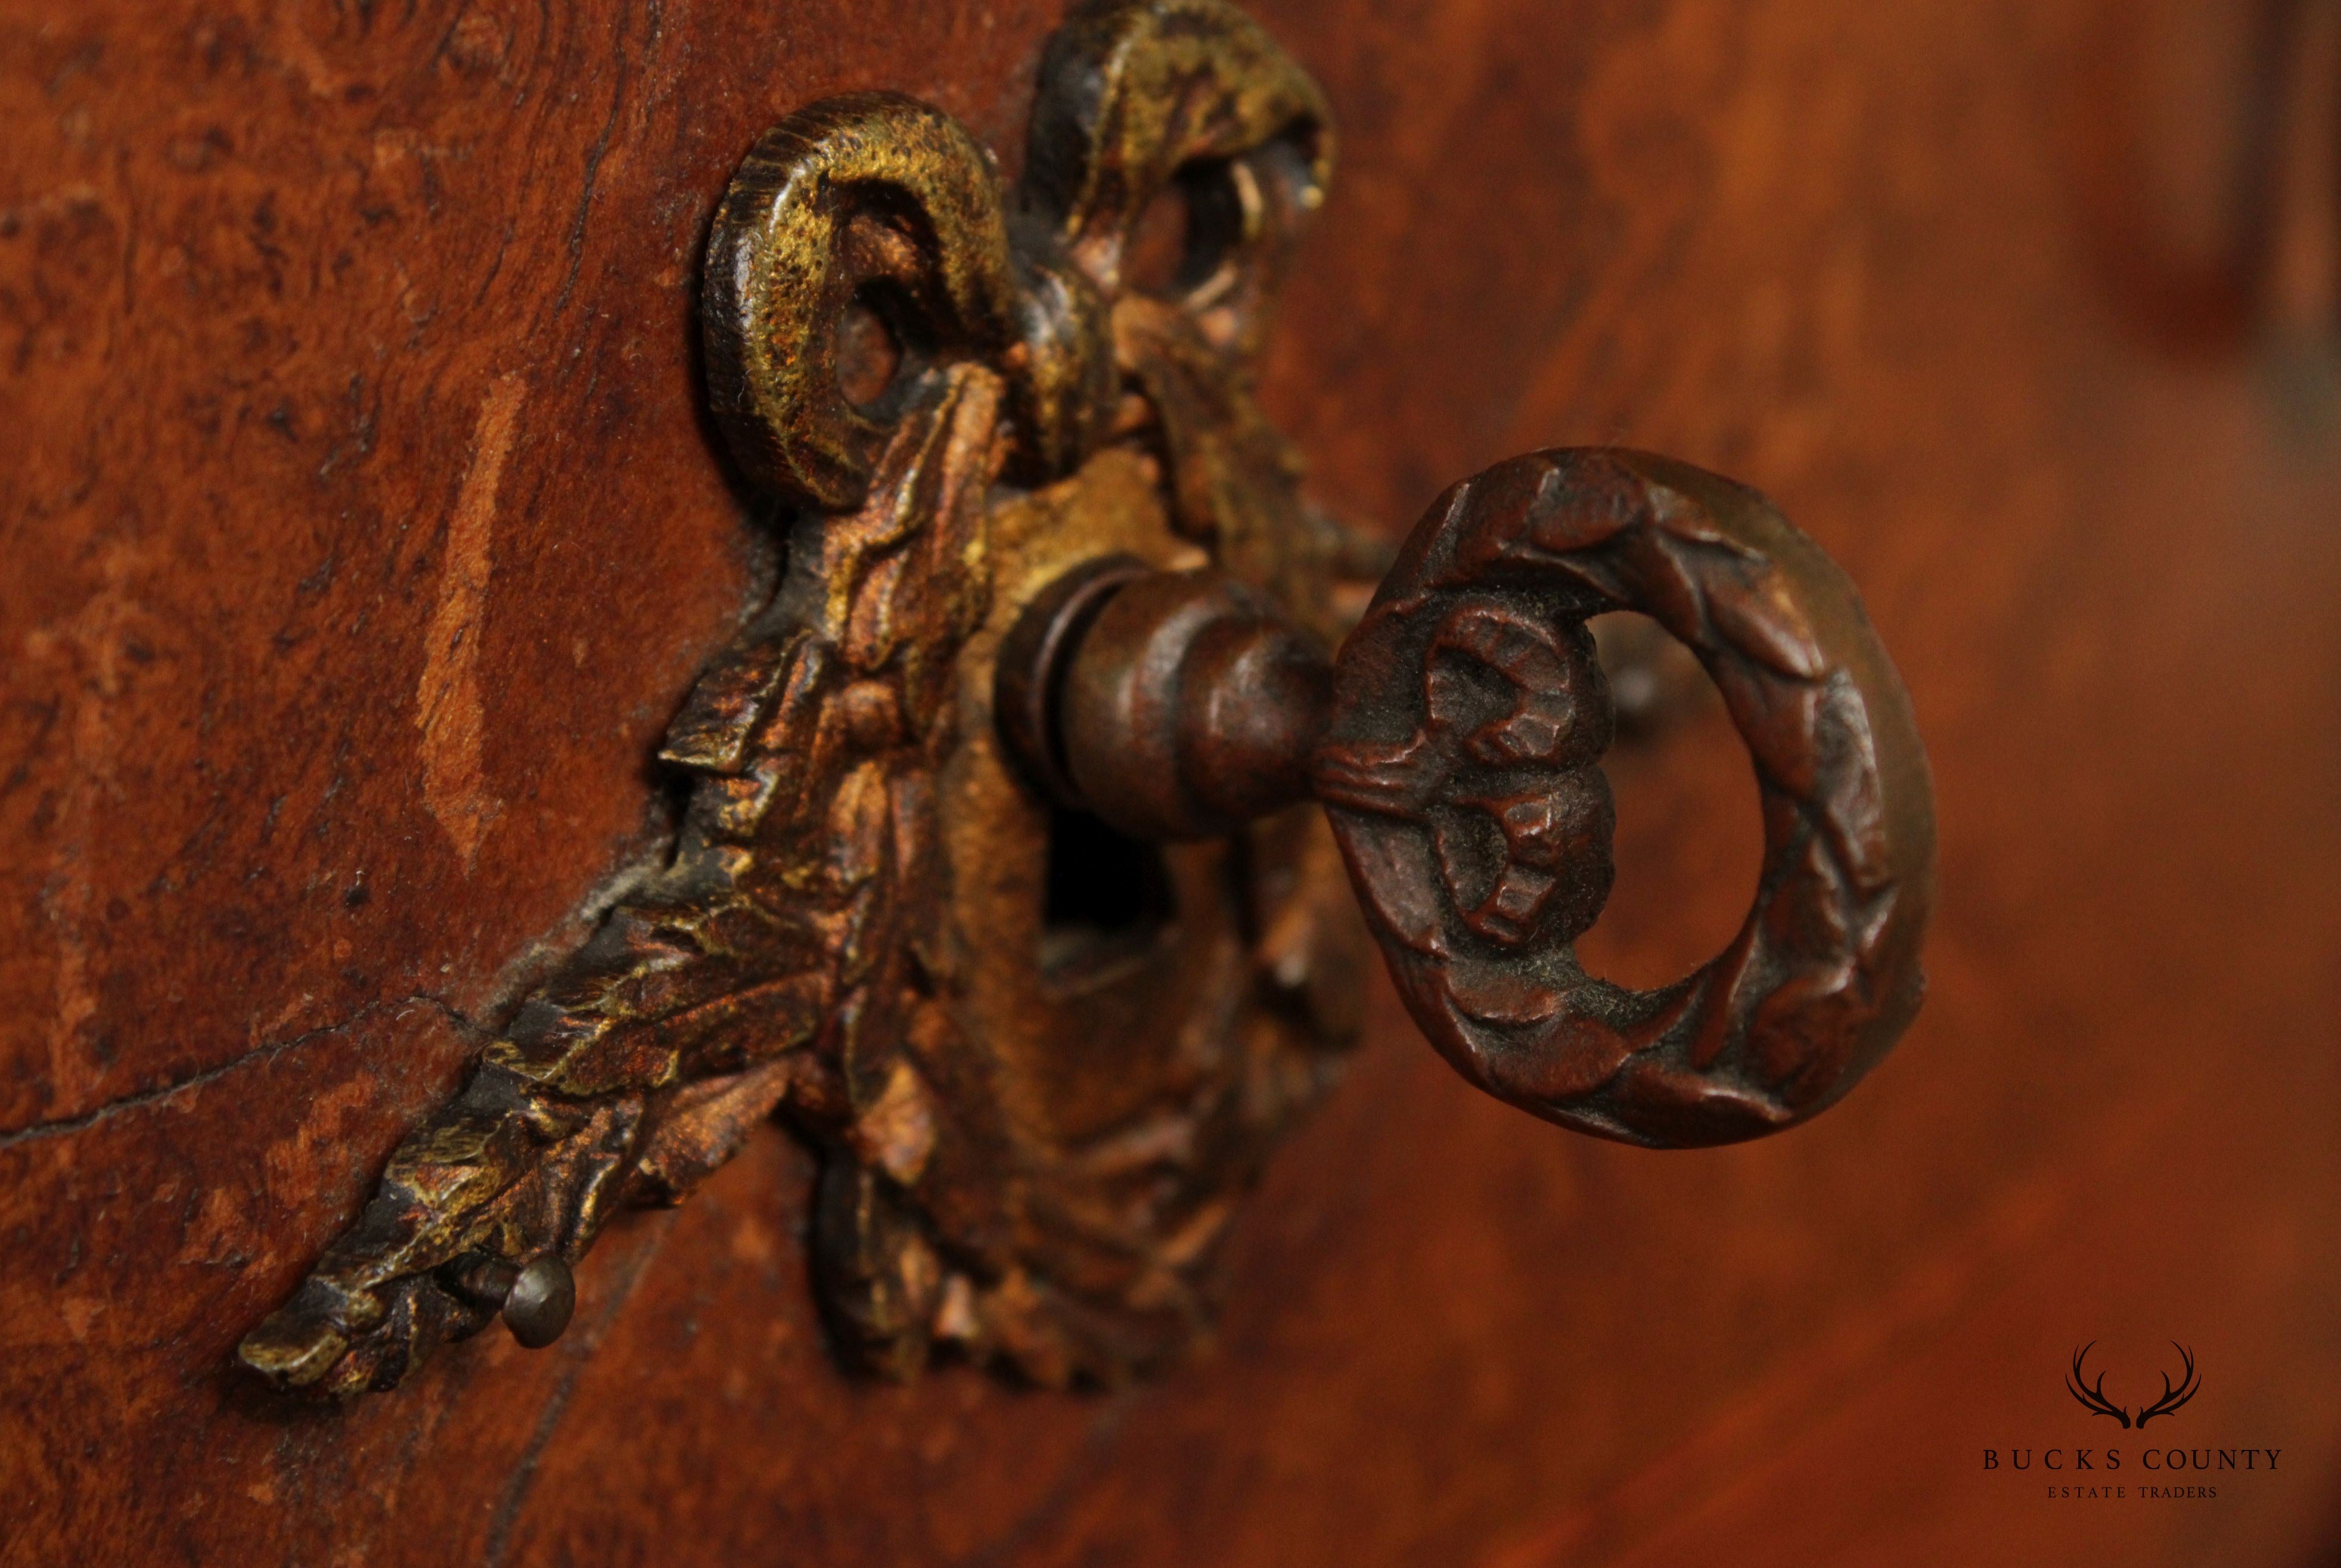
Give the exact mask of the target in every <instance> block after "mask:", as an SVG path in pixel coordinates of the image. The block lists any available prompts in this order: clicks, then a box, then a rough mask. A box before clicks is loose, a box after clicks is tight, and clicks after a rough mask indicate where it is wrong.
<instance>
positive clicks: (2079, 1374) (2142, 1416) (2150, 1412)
mask: <svg viewBox="0 0 2341 1568" xmlns="http://www.w3.org/2000/svg"><path fill="white" fill-rule="evenodd" d="M2096 1347H2097V1341H2096V1340H2091V1341H2090V1342H2089V1343H2087V1344H2085V1345H2083V1346H2082V1347H2081V1348H2080V1349H2078V1350H2077V1351H2075V1352H2074V1353H2073V1368H2072V1370H2071V1371H2070V1372H2068V1373H2066V1374H2065V1391H2066V1392H2067V1393H2070V1394H2071V1395H2072V1396H2073V1397H2074V1398H2075V1399H2077V1400H2079V1401H2080V1402H2081V1403H2082V1405H2083V1407H2084V1408H2086V1409H2087V1410H2090V1411H2092V1412H2094V1413H2097V1414H2098V1415H2107V1416H2111V1417H2112V1418H2113V1419H2114V1420H2116V1421H2118V1422H2120V1423H2122V1430H2124V1431H2125V1432H2127V1430H2129V1429H2130V1428H2131V1427H2133V1426H2136V1427H2138V1428H2140V1429H2141V1430H2142V1429H2144V1427H2145V1425H2146V1423H2147V1422H2149V1421H2152V1420H2153V1419H2154V1418H2155V1417H2156V1416H2157V1415H2168V1414H2169V1413H2171V1412H2172V1411H2175V1410H2177V1408H2178V1407H2179V1406H2180V1405H2182V1404H2185V1403H2187V1401H2188V1400H2190V1399H2192V1398H2194V1397H2195V1395H2196V1394H2197V1393H2198V1392H2199V1391H2200V1390H2201V1389H2202V1386H2203V1383H2202V1380H2201V1379H2200V1378H2198V1377H2197V1376H2196V1375H2195V1353H2194V1352H2193V1351H2191V1350H2188V1349H2187V1347H2186V1346H2185V1345H2183V1344H2180V1343H2178V1342H2177V1340H2175V1339H2174V1340H2172V1341H2171V1342H2170V1348H2171V1349H2173V1350H2175V1351H2177V1353H2178V1360H2179V1363H2180V1364H2181V1365H2182V1366H2184V1367H2185V1368H2186V1370H2185V1371H2184V1372H2183V1373H2180V1375H2179V1379H2178V1386H2177V1387H2176V1388H2173V1387H2172V1386H2171V1384H2170V1374H2169V1373H2163V1374H2162V1397H2161V1398H2160V1399H2157V1400H2156V1401H2155V1402H2154V1403H2152V1404H2149V1405H2147V1406H2146V1407H2145V1408H2144V1409H2142V1410H2140V1411H2139V1412H2138V1413H2137V1417H2136V1418H2135V1419H2133V1418H2132V1417H2131V1415H2130V1413H2129V1412H2128V1411H2127V1409H2125V1408H2124V1407H2123V1406H2121V1405H2118V1404H2116V1403H2114V1402H2113V1401H2111V1400H2109V1399H2107V1397H2106V1374H2105V1373H2102V1372H2101V1373H2097V1382H2095V1383H2089V1382H2087V1381H2086V1379H2087V1373H2085V1372H2084V1371H2083V1370H2082V1368H2083V1363H2085V1362H2087V1359H2088V1355H2089V1352H2090V1351H2091V1350H2093V1349H2095V1348H2096Z"/></svg>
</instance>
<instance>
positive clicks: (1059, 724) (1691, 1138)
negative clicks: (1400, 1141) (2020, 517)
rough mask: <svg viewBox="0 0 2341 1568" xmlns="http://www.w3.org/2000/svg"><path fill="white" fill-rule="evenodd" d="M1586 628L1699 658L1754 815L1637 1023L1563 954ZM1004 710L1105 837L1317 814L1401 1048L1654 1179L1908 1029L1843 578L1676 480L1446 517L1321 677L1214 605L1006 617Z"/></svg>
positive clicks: (1196, 588) (1542, 486) (1578, 871)
mask: <svg viewBox="0 0 2341 1568" xmlns="http://www.w3.org/2000/svg"><path fill="white" fill-rule="evenodd" d="M1614 609H1626V610H1638V611H1641V612H1643V613H1645V614H1649V615H1650V616H1652V617H1653V618H1654V619H1656V620H1657V621H1658V622H1659V624H1662V625H1663V626H1665V627H1666V629H1667V630H1668V631H1669V632H1670V633H1672V634H1674V635H1675V636H1677V637H1679V638H1680V639H1681V640H1682V641H1683V642H1684V643H1685V644H1688V645H1689V647H1690V648H1691V649H1692V651H1693V652H1695V653H1696V654H1698V657H1699V659H1700V661H1701V663H1703V664H1705V665H1706V667H1707V670H1708V674H1710V675H1711V676H1712V677H1713V679H1714V681H1715V683H1716V684H1717V686H1718V688H1719V689H1720V690H1721V692H1722V694H1723V697H1724V702H1725V704H1726V705H1727V707H1728V709H1729V711H1730V714H1731V716H1732V719H1733V722H1734V723H1735V724H1737V725H1738V730H1739V734H1740V735H1741V737H1742V738H1743V739H1744V740H1745V741H1746V743H1747V744H1748V750H1749V752H1750V753H1751V754H1753V756H1754V759H1755V763H1756V774H1757V778H1758V784H1759V787H1760V788H1761V790H1762V794H1763V805H1764V836H1765V849H1764V870H1763V877H1762V881H1761V884H1760V885H1759V887H1758V891H1757V894H1756V902H1755V906H1754V908H1752V909H1751V910H1750V911H1749V912H1748V918H1747V921H1746V922H1745V924H1742V925H1741V927H1740V930H1739V934H1738V936H1737V937H1735V938H1734V939H1733V941H1732V943H1731V944H1730V945H1729V946H1728V948H1726V949H1725V950H1724V951H1723V953H1722V954H1719V955H1718V956H1717V957H1716V958H1715V959H1714V960H1712V961H1711V962H1709V963H1708V964H1706V965H1705V966H1703V967H1702V968H1700V969H1699V970H1698V972H1697V973H1696V974H1692V975H1691V976H1689V978H1688V979H1685V980H1682V981H1680V982H1679V983H1677V984H1673V985H1669V986H1667V987H1665V988H1663V989H1661V990H1657V991H1629V990H1626V989H1624V988H1622V987H1619V986H1617V985H1613V984H1609V983H1608V982H1606V981H1602V980H1598V979H1595V978H1593V977H1591V976H1589V975H1588V974H1586V973H1585V971H1584V970H1583V969H1582V968H1581V967H1580V966H1579V964H1578V962H1577V957H1576V954H1575V953H1574V951H1573V950H1572V947H1571V944H1573V943H1574V942H1575V941H1576V939H1577V938H1578V937H1579V935H1581V934H1583V933H1584V932H1585V931H1586V929H1587V928H1588V927H1589V926H1590V925H1591V924H1593V921H1594V918H1595V916H1597V915H1598V914H1599V913H1600V910H1601V905H1602V903H1603V901H1604V900H1605V899H1606V898H1607V897H1608V895H1609V887H1610V882H1611V876H1612V871H1611V865H1610V859H1609V840H1610V834H1611V829H1612V826H1613V823H1614V816H1613V813H1612V810H1611V805H1610V797H1609V784H1608V782H1607V780H1605V779H1604V778H1603V776H1602V774H1601V773H1600V771H1599V767H1598V765H1597V764H1598V763H1599V759H1600V756H1601V754H1602V753H1603V751H1604V750H1606V749H1607V747H1608V746H1609V739H1610V732H1611V714H1610V707H1609V691H1608V687H1607V684H1606V683H1605V682H1604V680H1603V678H1602V674H1601V668H1600V666H1599V664H1597V663H1596V662H1595V660H1594V657H1593V642H1592V638H1591V636H1590V634H1589V633H1588V631H1587V630H1586V626H1585V620H1586V617H1587V616H1589V615H1592V614H1599V613H1600V612H1602V611H1605V610H1614ZM1001 674H1002V683H1003V700H1002V701H1001V704H1000V709H1001V714H1002V720H1003V723H1004V724H1006V726H1007V727H1008V729H1009V732H1010V735H1011V741H1012V742H1013V744H1015V746H1016V748H1017V749H1018V750H1019V752H1020V753H1021V754H1022V755H1024V756H1025V757H1026V758H1027V759H1028V764H1029V766H1030V767H1031V772H1032V774H1033V775H1034V776H1035V777H1036V778H1037V779H1039V780H1041V782H1042V783H1043V784H1045V785H1046V786H1047V787H1049V788H1050V789H1051V790H1052V791H1054V792H1055V793H1056V794H1058V795H1059V796H1060V798H1061V799H1062V800H1064V801H1065V802H1066V803H1067V804H1078V805H1081V806H1083V807H1086V808H1087V809H1089V810H1091V811H1094V812H1096V813H1097V814H1099V815H1100V816H1101V817H1103V818H1104V819H1105V820H1106V821H1107V822H1108V823H1110V824H1113V825H1114V826H1115V827H1117V828H1120V829H1121V830H1122V831H1124V832H1126V833H1131V834H1140V835H1143V836H1150V837H1155V838H1168V839H1178V838H1191V837H1203V836H1207V835H1211V834H1223V833H1226V832H1228V831H1230V829H1231V828H1232V827H1234V826H1235V825H1236V824H1239V823H1241V822H1244V821H1247V820H1250V819H1251V818H1254V817H1256V816H1260V815H1262V814H1267V813H1270V812H1273V811H1275V810H1278V809H1280V808H1281V807H1283V806H1286V805H1290V804H1292V803H1293V802H1295V801H1297V800H1300V799H1302V798H1304V797H1307V796H1311V795H1313V796H1314V797H1315V798H1316V799H1317V800H1319V801H1320V802H1321V803H1323V804H1324V806H1325V808H1326V811H1327V813H1328V814H1329V815H1330V818H1331V820H1332V824H1333V830H1334V833H1335V834H1336V835H1337V836H1338V838H1339V839H1340V845H1341V851H1342V854H1343V855H1344V856H1345V857H1346V859H1347V861H1348V863H1349V868H1350V878H1351V880H1352V882H1353V883H1354V884H1355V886H1356V888H1357V893H1358V897H1359V899H1360V902H1361V903H1362V904H1364V906H1365V908H1366V911H1367V914H1368V915H1369V918H1370V924H1371V926H1372V928H1373V931H1374V934H1375V935H1376V936H1377V937H1379V938H1380V943H1381V947H1382V953H1383V954H1384V956H1385V957H1386V958H1387V959H1388V961H1389V964H1390V973H1391V974H1392V975H1393V976H1394V977H1395V978H1396V980H1397V982H1398V985H1399V989H1400V993H1401V994H1403V995H1404V997H1405V999H1406V1004H1407V1007H1408V1009H1409V1010H1410V1012H1411V1013H1412V1014H1413V1015H1414V1018H1415V1021H1416V1022H1417V1023H1418V1024H1420V1025H1421V1027H1422V1030H1423V1033H1424V1034H1427V1035H1429V1036H1430V1042H1431V1044H1434V1045H1435V1046H1437V1047H1438V1048H1439V1053H1440V1054H1442V1055H1444V1056H1445V1057H1446V1058H1447V1059H1448V1060H1449V1062H1451V1063H1453V1064H1455V1066H1456V1068H1457V1069H1458V1070H1459V1071H1460V1072H1461V1073H1462V1074H1463V1075H1464V1076H1465V1077H1467V1078H1469V1080H1470V1081H1471V1082H1472V1083H1474V1084H1478V1085H1479V1087H1480V1088H1482V1089H1485V1090H1486V1091H1487V1092H1488V1093H1489V1094H1493V1095H1495V1096H1497V1097H1498V1098H1499V1099H1501V1100H1504V1101H1507V1102H1509V1103H1510V1104H1515V1105H1518V1106H1520V1107H1521V1108H1522V1109H1524V1110H1528V1111H1530V1112H1533V1113H1534V1114H1537V1115H1539V1116H1542V1117H1545V1118H1547V1119H1548V1120H1550V1121H1554V1122H1558V1123H1560V1124H1563V1125H1564V1126H1569V1127H1574V1128H1576V1129H1578V1130H1579V1131H1581V1132H1587V1133H1594V1134H1600V1135H1602V1136H1605V1137H1610V1138H1618V1139H1622V1140H1625V1141H1627V1142H1630V1143H1636V1144H1651V1145H1657V1146H1663V1147H1676V1146H1684V1145H1691V1144H1720V1143H1729V1142H1733V1141H1735V1140H1738V1139H1743V1138H1751V1137H1756V1136H1759V1135H1761V1134H1766V1133H1770V1132H1776V1131H1778V1130H1779V1129H1780V1128H1782V1127H1786V1126H1789V1125H1791V1124H1795V1123H1797V1122H1799V1121H1802V1120H1804V1119H1805V1118H1807V1117H1808V1116H1811V1115H1813V1114H1815V1113H1817V1112H1818V1111H1820V1110H1822V1109H1823V1108H1825V1107H1826V1106H1828V1104H1831V1103H1832V1102H1834V1101H1835V1100H1837V1099H1838V1097H1839V1096H1840V1095H1842V1094H1845V1092H1846V1091H1847V1090H1848V1089H1850V1088H1851V1087H1852V1086H1853V1084H1855V1082H1856V1081H1858V1079H1859V1078H1860V1077H1861V1075H1862V1074H1864V1073H1866V1072H1867V1071H1868V1069H1869V1068H1870V1067H1871V1066H1872V1065H1874V1064H1876V1063H1877V1061H1878V1058H1879V1057H1880V1056H1882V1055H1883V1054H1885V1053H1886V1051H1887V1050H1888V1047H1890V1046H1891V1045H1892V1044H1894V1041H1895V1039H1896V1038H1897V1037H1898V1035H1899V1034H1901V1032H1902V1030H1903V1028H1904V1027H1905V1026H1906V1025H1907V1024H1908V1023H1909V1021H1910V1019H1911V1017H1912V1015H1913V1014H1915V1013H1916V1012H1917V1010H1918V1001H1919V996H1920V994H1921V991H1922V988H1923V981H1922V979H1921V976H1920V974H1919V969H1918V949H1919V943H1920V938H1921V936H1922V934H1923V933H1924V930H1925V926H1926V922H1927V914H1928V904H1929V903H1930V901H1931V895H1932V885H1933V859H1934V808H1933V801H1932V794H1931V790H1930V787H1929V784H1928V776H1927V764H1926V757H1925V754H1924V752H1923V751H1922V750H1921V748H1920V746H1919V743H1918V732H1917V729H1916V728H1915V726H1914V724H1913V723H1912V719H1911V714H1910V704H1909V699H1908V695H1907V694H1905V692H1904V691H1903V687H1902V683H1901V681H1900V679H1899V677H1898V676H1897V674H1895V671H1894V666H1893V665H1892V664H1891V663H1890V662H1889V661H1888V658H1887V656H1886V651H1885V649H1884V648H1883V647H1882V646H1881V645H1880V644H1879V643H1878V636H1877V634H1876V633H1874V632H1873V631H1872V630H1871V629H1870V626H1869V623H1868V619H1867V617H1866V616H1865V615H1864V614H1862V610H1861V604H1860V601H1859V600H1858V598H1857V597H1856V595H1855V594H1854V590H1853V587H1852V585H1851V584H1849V583H1848V582H1847V580H1846V578H1845V575H1844V574H1842V573H1841V572H1839V571H1838V569H1837V567H1836V565H1835V564H1833V563H1832V562H1830V561H1829V559H1828V557H1827V556H1826V555H1824V554H1822V553H1821V551H1820V549H1819V548H1818V546H1817V545H1815V544H1813V543H1812V542H1811V541H1810V540H1809V539H1807V538H1806V537H1805V536H1804V535H1803V534H1799V533H1798V532H1797V531H1796V529H1794V528H1793V527H1791V526H1789V524H1788V522H1787V521H1786V520H1785V519H1783V518H1782V517H1781V516H1780V514H1779V513H1778V512H1777V511H1776V510H1774V509H1773V507H1772V506H1771V505H1770V504H1769V503H1768V502H1766V501H1765V500H1764V499H1763V497H1761V496H1760V495H1758V494H1756V493H1755V492H1753V491H1751V490H1748V489H1746V488H1744V487H1742V486H1740V485H1738V484H1732V483H1731V482H1730V481H1728V480H1725V479H1721V478H1718V477H1717V476H1716V475H1714V474H1708V473H1705V472H1703V471H1701V470H1699V469H1696V468H1693V467H1690V466H1689V465H1688V464H1681V463H1676V462H1672V461H1669V459H1666V458H1662V457H1653V456H1649V455H1647V454H1640V453H1634V452H1623V451H1609V450H1579V451H1556V452H1544V453H1538V454H1532V455H1529V456H1526V457H1519V458H1515V459H1513V460H1512V461H1510V462H1508V463H1503V464H1498V465H1497V466H1495V467H1493V468H1490V469H1489V470H1488V471H1487V472H1485V473H1483V474H1479V476H1478V477H1476V478H1473V479H1469V480H1467V481H1465V482H1464V483H1463V484H1458V485H1456V486H1455V487H1454V488H1452V489H1451V490H1449V491H1448V492H1447V494H1445V495H1443V496H1441V497H1440V498H1439V501H1438V502H1437V503H1436V504H1433V505H1432V507H1431V509H1430V512H1429V514H1426V515H1425V516H1424V518H1423V519H1422V521H1421V522H1420V524H1418V525H1417V526H1416V528H1415V530H1414V534H1413V535H1412V537H1411V538H1410V539H1409V540H1408V541H1407V543H1406V545H1405V548H1404V550H1403V552H1402V553H1401V554H1400V559H1399V561H1398V564H1397V565H1396V566H1395V567H1394V568H1393V569H1392V570H1391V572H1390V574H1389V576H1388V577H1387V578H1385V579H1384V580H1383V582H1382V584H1381V587H1380V592H1379V593H1378V594H1376V595H1375V598H1374V601H1373V604H1372V607H1371V608H1370V610H1369V611H1368V612H1367V614H1366V616H1365V618H1364V620H1363V622H1362V623H1361V624H1360V625H1359V626H1358V628H1357V629H1356V631H1355V632H1353V633H1352V634H1350V637H1349V639H1348V641H1347V642H1346V643H1344V644H1343V645H1342V647H1341V650H1340V656H1339V658H1338V659H1335V660H1331V661H1328V660H1327V658H1326V657H1325V655H1324V654H1323V652H1322V651H1321V649H1320V646H1319V645H1318V644H1315V643H1313V642H1312V641H1311V640H1310V637H1309V636H1308V634H1306V633H1304V632H1302V631H1300V630H1299V629H1298V628H1297V627H1295V626H1294V625H1293V624H1291V623H1290V621H1289V620H1288V619H1287V618H1285V617H1284V616H1282V615H1281V614H1279V613H1278V612H1277V610H1276V609H1275V607H1274V606H1273V604H1271V603H1270V601H1269V600H1268V599H1267V598H1266V597H1265V596H1264V595H1262V594H1260V593H1258V592H1256V591H1255V590H1252V589H1250V588H1248V587H1246V586H1245V585H1243V584H1240V583H1238V582H1236V581H1235V580H1233V579H1231V578H1229V577H1227V576H1225V575H1222V574H1218V573H1215V572H1209V571H1203V572H1190V573H1183V574H1171V573H1146V572H1143V571H1141V570H1140V569H1138V568H1136V567H1134V566H1131V567H1122V568H1118V569H1117V568H1115V567H1114V566H1112V565H1111V564H1110V565H1109V566H1108V567H1107V568H1106V569H1103V570H1099V569H1094V568H1093V569H1091V571H1089V572H1087V573H1085V574H1080V575H1079V576H1078V577H1077V578H1076V579H1075V580H1074V582H1073V583H1072V584H1071V585H1069V587H1068V589H1067V590H1066V591H1064V592H1061V593H1060V594H1055V595H1051V596H1046V597H1044V598H1043V599H1041V601H1039V602H1037V603H1036V604H1035V605H1034V606H1033V609H1032V610H1031V612H1029V613H1028V616H1027V621H1026V624H1024V625H1023V626H1021V627H1020V628H1019V635H1018V636H1017V637H1015V638H1014V639H1012V640H1011V654H1010V662H1008V663H1004V664H1003V665H1002V669H1001Z"/></svg>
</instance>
